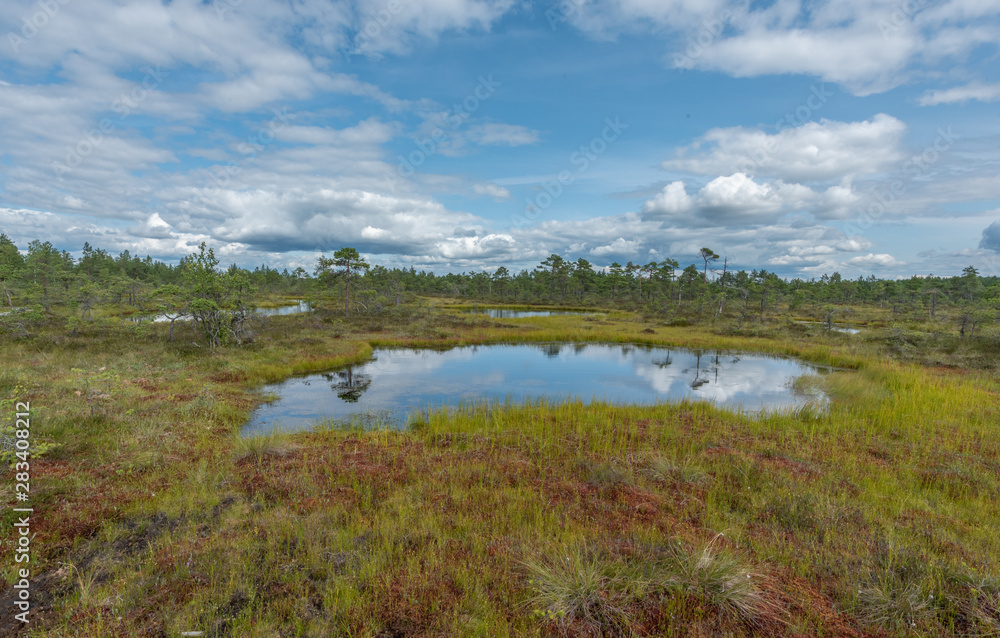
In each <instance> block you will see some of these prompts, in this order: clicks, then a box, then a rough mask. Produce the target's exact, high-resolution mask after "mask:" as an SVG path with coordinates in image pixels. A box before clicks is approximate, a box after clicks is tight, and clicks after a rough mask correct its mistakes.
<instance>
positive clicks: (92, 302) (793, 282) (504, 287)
mask: <svg viewBox="0 0 1000 638" xmlns="http://www.w3.org/2000/svg"><path fill="white" fill-rule="evenodd" d="M699 262H700V263H692V264H689V265H687V266H685V267H683V268H681V266H680V264H679V263H678V262H677V261H675V260H672V259H667V260H664V261H661V262H651V263H648V264H635V263H632V262H628V263H626V264H619V263H617V262H614V263H612V264H610V265H609V266H608V267H606V268H595V266H594V264H592V263H590V262H589V261H587V260H586V259H583V258H580V259H577V260H576V261H570V260H567V259H564V258H563V257H560V256H559V255H551V256H550V257H548V258H547V259H545V260H544V261H542V262H541V263H540V264H539V265H538V266H536V267H535V268H534V269H530V270H529V269H524V270H518V271H516V272H515V271H514V270H513V269H510V268H507V267H504V266H500V267H498V268H496V269H495V270H494V271H492V272H473V273H461V274H443V275H436V274H434V273H433V272H427V271H422V270H421V271H418V270H415V269H414V268H409V269H400V268H392V269H390V268H386V267H384V266H380V265H378V264H368V263H367V262H365V261H364V260H363V259H362V258H361V257H360V255H359V254H358V253H357V251H356V250H354V249H352V248H344V249H341V250H339V251H337V252H336V253H334V255H333V256H332V257H325V256H324V257H321V258H320V259H319V260H318V262H317V264H316V266H315V268H314V269H313V270H312V272H309V271H307V270H305V269H303V268H296V269H295V270H293V271H289V270H287V269H283V270H278V269H275V268H272V267H270V266H268V265H267V264H261V265H260V266H257V267H256V268H254V269H252V270H249V269H245V268H240V267H237V266H236V265H232V266H229V267H228V268H220V264H219V260H218V258H217V257H216V256H215V253H214V251H213V250H212V249H211V248H209V247H208V246H206V245H205V244H202V246H201V247H200V249H199V250H198V251H197V252H195V253H194V254H192V255H190V256H188V257H185V258H184V259H182V260H181V261H180V262H179V263H178V264H177V265H170V264H166V263H163V262H161V261H156V260H153V259H152V258H151V257H148V256H147V257H145V258H140V257H138V256H136V255H132V254H130V253H129V252H128V251H124V252H121V253H119V254H118V255H113V254H111V253H109V252H107V251H105V250H102V249H100V248H94V247H92V246H90V245H89V244H84V246H83V249H82V256H81V257H80V258H79V259H76V258H74V257H73V256H72V255H71V254H70V253H69V252H67V251H65V250H62V251H60V250H57V249H56V248H54V247H53V246H52V244H51V243H49V242H41V241H37V240H36V241H33V242H31V243H30V244H28V246H27V247H26V250H25V251H24V253H22V252H21V251H20V250H19V249H18V247H17V246H16V245H15V243H14V242H13V241H11V240H10V239H9V238H8V237H7V236H6V235H2V234H0V286H2V291H0V292H2V294H3V299H2V303H3V306H4V309H5V310H6V312H5V314H4V315H2V316H0V322H2V324H3V325H2V327H3V328H4V331H5V332H7V333H14V334H21V335H25V334H29V333H30V326H31V325H33V324H35V323H37V322H40V321H44V320H45V319H47V318H52V317H53V316H54V315H56V314H58V315H59V316H60V317H65V319H66V321H68V322H69V325H70V327H71V328H72V327H74V326H75V325H77V324H78V323H79V322H86V321H88V320H94V319H95V317H97V318H104V319H108V318H118V319H119V320H121V321H124V319H125V318H126V317H127V316H130V315H135V314H139V313H149V312H160V313H172V314H171V315H170V316H175V315H176V316H177V317H178V318H183V317H193V318H194V319H196V320H198V321H199V323H204V325H205V327H206V329H209V324H211V323H212V321H213V318H218V322H217V323H218V324H219V328H218V329H217V330H215V332H216V333H217V334H216V338H215V339H212V341H213V344H215V343H216V342H218V343H221V342H223V341H227V340H229V338H230V337H233V336H234V335H235V336H236V338H237V340H238V337H239V330H238V329H234V328H233V325H234V320H235V322H236V324H239V323H240V317H244V316H246V315H247V313H248V312H249V311H250V309H251V308H253V307H254V306H255V304H256V303H258V302H259V301H260V300H261V299H266V298H268V297H272V296H273V297H292V296H294V297H302V298H310V297H323V298H329V297H331V296H336V297H337V298H338V299H340V300H342V303H343V305H344V312H345V314H354V313H361V314H366V313H368V314H371V313H374V314H378V313H384V312H389V311H392V310H393V309H394V308H398V307H400V306H401V305H402V304H403V303H404V302H405V301H407V300H408V299H412V298H413V297H414V296H447V297H450V298H456V299H461V300H468V301H469V302H474V303H480V302H487V303H505V304H546V305H555V306H588V307H590V306H598V307H614V308H621V309H629V310H638V311H643V312H646V313H654V314H657V315H662V316H664V317H666V318H667V319H671V318H673V319H677V320H678V321H681V320H683V321H708V320H713V319H718V318H720V317H724V318H728V319H732V320H734V321H737V322H738V323H739V325H740V326H742V325H743V324H744V323H745V322H747V321H762V320H765V319H766V317H767V316H768V315H769V314H773V313H779V312H791V313H793V314H794V313H796V312H797V311H799V312H802V311H807V310H808V311H810V312H812V313H813V314H816V313H817V312H819V313H820V314H821V315H823V316H825V317H826V318H827V319H828V320H829V319H830V318H832V317H834V316H836V315H838V314H839V313H843V312H850V311H849V308H850V307H852V306H877V307H879V308H884V309H886V310H888V311H890V312H891V313H892V314H894V315H898V316H900V318H905V317H910V318H921V319H923V320H934V319H939V317H938V315H939V313H941V312H942V311H944V312H946V317H947V319H948V320H949V321H954V322H957V325H956V329H957V330H960V331H961V333H962V335H963V336H965V335H966V334H967V333H968V334H970V335H974V334H975V331H976V326H977V325H979V326H981V325H985V324H992V323H995V322H996V321H997V316H998V313H1000V278H998V277H996V276H988V277H984V276H980V274H979V273H978V272H977V270H976V268H974V267H972V266H969V267H967V268H965V269H964V270H963V271H962V273H961V274H958V275H955V276H946V277H938V276H927V277H916V276H914V277H911V278H909V279H902V280H885V279H878V278H876V277H875V276H868V277H859V278H857V279H845V278H843V277H842V276H841V275H840V274H839V273H836V272H835V273H833V274H831V275H823V276H822V277H819V278H815V279H808V280H805V279H800V278H795V279H783V278H781V277H779V276H778V275H777V274H775V273H773V272H768V271H766V270H764V269H759V270H750V271H746V270H732V269H730V268H729V266H728V261H727V260H725V259H723V258H720V256H719V255H718V254H717V253H716V252H715V251H713V250H712V249H709V248H704V249H702V251H701V255H700V259H699ZM98 308H102V309H103V311H102V312H98V313H96V314H95V310H96V309H98ZM956 311H957V312H956ZM234 313H235V314H234ZM234 318H235V319H234ZM209 332H212V331H211V330H210V329H209Z"/></svg>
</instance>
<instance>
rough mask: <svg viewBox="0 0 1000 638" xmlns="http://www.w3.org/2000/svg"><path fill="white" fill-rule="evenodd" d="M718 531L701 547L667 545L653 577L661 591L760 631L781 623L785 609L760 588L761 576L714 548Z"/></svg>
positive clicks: (727, 552)
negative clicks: (664, 554)
mask: <svg viewBox="0 0 1000 638" xmlns="http://www.w3.org/2000/svg"><path fill="white" fill-rule="evenodd" d="M722 537H723V536H722V534H719V535H717V536H716V537H715V538H713V539H712V540H711V541H709V542H708V543H707V544H706V545H705V546H704V547H703V548H701V549H693V550H692V549H689V548H687V547H685V546H684V545H681V544H679V543H678V544H673V545H670V546H668V549H667V551H666V556H665V557H664V559H662V560H661V561H659V564H658V566H657V573H656V576H655V580H656V582H657V583H658V585H659V587H660V588H661V589H662V590H663V591H664V593H666V594H668V595H672V596H679V597H684V598H687V599H689V600H691V601H692V602H694V603H695V604H697V605H699V606H701V607H702V608H705V609H707V610H709V611H711V612H712V613H714V614H715V615H717V616H718V617H719V619H720V620H722V621H723V622H724V623H726V624H736V625H744V626H746V627H749V628H751V629H753V630H764V629H769V628H774V627H776V626H780V625H782V624H783V623H784V617H785V615H786V612H785V610H784V609H783V608H782V606H781V605H780V604H779V603H778V601H777V600H775V599H774V598H773V597H772V596H770V595H769V593H768V592H766V591H765V589H764V586H763V585H764V582H765V579H764V578H763V577H762V576H760V575H758V574H756V573H755V572H754V571H752V570H751V569H749V568H748V567H747V566H745V565H744V564H743V563H742V561H741V560H740V559H739V557H738V556H736V555H735V554H734V553H732V552H731V551H729V550H726V549H721V548H718V547H716V545H717V543H718V541H719V540H720V539H721V538H722Z"/></svg>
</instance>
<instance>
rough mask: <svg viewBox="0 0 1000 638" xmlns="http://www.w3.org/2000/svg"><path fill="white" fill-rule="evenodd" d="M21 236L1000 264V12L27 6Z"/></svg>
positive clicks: (870, 269) (7, 65) (107, 244)
mask: <svg viewBox="0 0 1000 638" xmlns="http://www.w3.org/2000/svg"><path fill="white" fill-rule="evenodd" d="M0 33H2V34H3V35H2V38H0V231H2V232H4V233H6V234H7V235H9V236H10V237H11V238H13V239H14V240H15V241H16V242H17V243H18V244H19V245H20V246H21V247H22V248H23V247H24V246H25V245H26V244H27V242H28V241H30V240H32V239H36V238H38V239H42V240H49V241H52V242H53V243H54V244H55V245H56V246H58V247H59V248H63V249H67V250H69V251H71V252H74V253H76V252H78V251H79V249H80V248H81V247H82V245H83V242H85V241H89V242H90V243H91V244H92V245H94V246H100V247H104V248H106V249H109V250H112V251H114V252H118V251H120V250H125V249H127V250H129V251H131V252H132V253H138V254H140V255H142V256H145V255H147V254H149V255H152V256H153V257H154V258H157V259H163V260H167V261H175V260H176V259H178V258H179V257H181V256H183V255H185V254H188V253H190V252H191V251H192V250H193V248H194V247H195V246H196V245H197V244H198V243H200V242H201V241H208V242H209V243H210V244H212V245H214V246H215V247H216V249H217V251H218V252H220V253H221V254H222V255H223V260H224V261H225V262H227V263H228V262H236V263H239V264H242V265H251V264H259V263H263V262H267V263H270V264H272V265H276V266H279V267H281V266H290V267H292V266H297V265H303V266H305V267H307V268H308V269H310V270H311V268H312V266H313V265H314V264H315V260H316V257H317V256H318V255H319V254H320V252H322V251H326V252H330V251H332V250H335V249H336V248H338V247H340V246H344V245H351V246H355V247H357V248H358V249H359V250H360V251H361V252H362V253H364V254H366V255H367V256H368V257H369V258H370V259H371V260H372V261H374V262H376V263H382V264H386V265H398V266H409V265H414V266H416V267H417V268H427V269H433V270H435V271H438V272H444V271H462V270H466V271H471V270H479V269H487V270H489V269H492V268H495V267H496V266H498V265H500V264H505V265H507V266H508V267H510V266H511V265H513V266H515V267H522V266H524V267H531V266H533V265H535V264H537V263H538V262H539V261H541V260H542V259H544V258H545V257H546V256H548V255H549V254H551V253H559V254H562V255H564V256H566V257H570V258H573V259H575V258H577V257H586V258H587V259H589V260H590V261H592V262H594V263H595V264H597V265H599V266H604V265H607V264H609V263H611V262H612V261H615V260H617V261H619V262H621V263H625V262H626V261H634V262H640V263H648V262H649V261H661V260H662V259H664V258H666V257H673V258H676V259H678V260H680V261H681V263H682V265H683V264H685V263H691V262H692V261H693V260H694V259H695V253H697V251H698V249H699V248H700V247H702V246H708V247H711V248H713V249H714V250H715V251H716V252H718V253H719V254H720V255H723V256H726V257H728V258H729V261H730V264H732V265H734V266H735V267H737V268H747V269H749V268H759V267H763V268H767V269H768V270H772V271H776V272H778V273H779V274H781V275H783V276H786V277H793V276H802V277H807V278H808V277H815V276H819V275H821V274H823V273H832V272H833V271H840V272H841V273H842V274H843V275H845V276H850V277H857V276H859V275H865V276H867V275H869V274H873V273H874V274H876V275H879V276H881V277H896V276H901V275H903V276H909V275H911V274H927V273H934V274H940V275H947V274H957V273H958V272H960V271H961V269H962V268H963V267H965V266H968V265H973V266H975V267H977V268H978V269H979V270H981V271H983V272H984V274H989V273H991V272H995V271H996V270H998V269H1000V265H998V264H1000V260H998V255H1000V109H998V106H1000V64H998V60H997V58H998V53H1000V0H944V1H940V2H938V1H934V0H896V1H884V2H883V1H880V0H837V1H830V2H797V1H795V0H775V1H774V2H760V3H758V2H756V0H754V1H752V2H748V1H746V0H740V1H739V2H736V3H731V2H722V1H720V0H698V1H695V0H561V1H560V0H553V1H551V2H549V1H546V0H542V1H538V2H533V1H530V0H522V1H518V0H354V1H351V2H340V1H331V0H173V1H171V0H34V1H30V0H4V2H3V8H2V9H0Z"/></svg>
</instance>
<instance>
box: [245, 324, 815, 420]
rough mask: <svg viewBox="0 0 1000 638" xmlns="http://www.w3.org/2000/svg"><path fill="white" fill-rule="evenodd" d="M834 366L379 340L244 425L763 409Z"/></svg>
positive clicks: (651, 351) (631, 349) (285, 390)
mask: <svg viewBox="0 0 1000 638" xmlns="http://www.w3.org/2000/svg"><path fill="white" fill-rule="evenodd" d="M827 370H828V369H826V368H822V367H819V366H813V365H810V364H807V363H804V362H801V361H797V360H795V359H786V358H778V357H771V356H767V355H759V354H744V353H733V352H716V351H712V352H709V351H697V350H688V349H684V348H665V347H649V346H636V345H627V344H613V345H612V344H579V343H549V344H530V345H527V344H518V345H489V346H468V347H459V348H451V349H448V350H413V349H383V348H379V349H376V350H375V352H374V353H373V356H372V359H371V360H370V361H368V362H366V363H362V364H359V365H355V366H349V367H346V368H342V369H338V370H332V371H330V372H323V373H317V374H310V375H306V376H300V377H293V378H291V379H288V380H286V381H283V382H281V383H276V384H273V385H268V386H265V387H264V388H263V392H264V393H265V394H266V395H272V396H276V397H278V398H277V400H275V401H273V402H271V403H268V404H265V405H262V406H261V407H259V408H258V409H257V410H256V411H255V412H254V413H253V415H252V416H251V419H250V421H249V423H248V424H247V425H246V426H245V428H244V430H243V432H244V434H250V435H252V434H255V433H259V432H266V431H270V430H272V429H281V430H302V429H307V428H310V427H312V426H314V425H316V423H317V422H319V421H320V420H322V419H331V420H347V419H351V418H352V417H357V416H359V415H371V414H377V415H381V417H382V418H383V419H387V420H389V421H391V422H394V423H396V424H398V425H399V426H400V427H403V426H404V424H405V422H406V419H407V415H409V414H412V413H413V412H416V411H419V410H423V409H428V408H439V407H442V406H455V405H459V404H462V403H469V402H475V401H483V400H488V401H504V400H508V399H509V400H512V401H523V400H526V399H539V398H550V399H563V398H571V397H577V398H580V399H582V400H584V401H588V402H589V401H591V400H593V399H597V400H606V401H612V402H618V403H629V404H642V405H649V404H654V403H658V402H663V401H677V400H680V399H685V398H689V399H693V400H701V401H710V402H713V403H716V404H719V405H727V406H730V407H737V408H740V409H742V410H744V411H749V412H759V411H762V410H772V409H789V408H796V407H799V406H802V405H804V404H805V403H807V402H808V401H809V400H810V399H812V400H815V399H816V398H817V397H815V396H812V397H809V396H805V395H803V394H802V393H798V392H796V391H795V390H794V389H793V388H792V382H793V381H794V380H795V379H796V378H798V377H801V376H803V375H810V374H816V373H821V372H825V371H827Z"/></svg>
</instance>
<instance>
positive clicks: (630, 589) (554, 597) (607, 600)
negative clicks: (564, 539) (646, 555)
mask: <svg viewBox="0 0 1000 638" xmlns="http://www.w3.org/2000/svg"><path fill="white" fill-rule="evenodd" d="M524 567H525V569H526V570H527V572H528V583H529V586H530V588H531V591H532V595H531V597H530V598H529V599H528V606H529V607H530V609H531V612H532V614H533V615H534V616H535V617H537V618H540V619H542V620H543V621H545V622H546V623H548V624H550V625H551V626H552V627H553V628H554V629H556V630H557V631H558V632H559V633H560V634H561V635H568V634H572V635H582V636H609V635H610V636H631V635H633V634H634V629H633V622H634V621H633V619H632V617H631V614H630V613H629V605H630V603H631V602H632V601H633V600H634V599H635V598H636V597H637V596H639V595H640V594H641V593H642V589H643V586H642V583H641V582H640V581H639V580H638V579H637V578H636V572H635V571H634V570H633V569H631V568H629V567H628V566H627V565H625V564H624V563H622V562H620V561H615V560H606V559H601V558H600V557H598V556H596V555H595V554H594V553H593V552H592V551H589V550H588V549H587V548H586V547H585V546H573V547H570V548H568V549H566V550H563V551H558V552H554V553H553V555H551V556H549V557H541V558H529V559H525V561H524Z"/></svg>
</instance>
